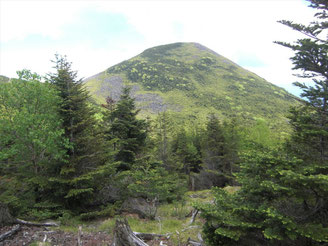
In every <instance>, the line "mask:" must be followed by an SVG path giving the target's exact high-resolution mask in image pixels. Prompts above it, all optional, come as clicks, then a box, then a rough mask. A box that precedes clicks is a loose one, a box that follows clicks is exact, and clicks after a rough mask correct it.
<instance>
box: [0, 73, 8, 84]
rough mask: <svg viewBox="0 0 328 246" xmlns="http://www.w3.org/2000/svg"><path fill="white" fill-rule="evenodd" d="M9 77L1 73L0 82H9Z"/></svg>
mask: <svg viewBox="0 0 328 246" xmlns="http://www.w3.org/2000/svg"><path fill="white" fill-rule="evenodd" d="M9 80H10V79H9V78H8V77H6V76H3V75H0V84H3V83H7V82H9Z"/></svg>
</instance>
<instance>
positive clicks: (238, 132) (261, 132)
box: [0, 0, 328, 245]
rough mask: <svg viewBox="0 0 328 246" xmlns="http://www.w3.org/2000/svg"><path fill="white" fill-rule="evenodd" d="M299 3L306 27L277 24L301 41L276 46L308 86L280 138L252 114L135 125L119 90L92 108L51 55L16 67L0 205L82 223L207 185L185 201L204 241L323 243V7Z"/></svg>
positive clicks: (6, 105)
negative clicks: (204, 200) (41, 68)
mask: <svg viewBox="0 0 328 246" xmlns="http://www.w3.org/2000/svg"><path fill="white" fill-rule="evenodd" d="M310 2H311V7H313V8H315V9H317V11H318V12H317V14H316V18H317V19H316V21H315V22H313V23H311V24H309V25H308V26H305V25H300V24H295V23H293V22H290V21H282V24H284V25H287V26H289V27H291V28H292V29H294V30H297V31H299V32H301V33H303V34H305V35H306V36H307V38H305V39H299V40H298V41H297V42H296V43H295V44H289V43H283V42H278V43H279V44H280V45H283V46H285V47H287V48H290V49H292V50H293V51H294V52H295V55H294V56H293V57H292V58H291V59H292V61H293V64H294V69H298V70H301V71H302V74H301V75H300V76H302V77H304V78H309V79H311V80H312V82H313V83H312V84H313V85H312V86H311V85H306V84H301V83H296V85H297V86H299V87H300V88H301V89H302V90H303V93H302V97H304V98H305V99H306V100H305V101H303V104H302V105H300V106H297V107H294V108H292V109H291V110H290V114H289V116H288V118H289V124H290V127H291V128H292V130H293V131H292V133H291V134H290V136H288V137H286V138H283V139H282V138H281V137H280V135H279V134H276V133H275V132H274V131H272V130H271V129H270V128H269V127H268V124H267V123H266V121H265V120H262V119H257V120H256V121H255V122H254V124H253V125H252V126H250V125H245V124H244V122H243V121H242V119H240V118H238V117H235V118H230V119H224V120H223V119H220V118H219V117H218V116H217V115H216V114H209V115H208V117H207V121H206V122H201V121H198V120H197V119H192V118H191V119H189V121H186V122H184V123H183V124H181V122H180V121H177V120H176V118H175V116H176V113H172V112H171V111H165V112H162V113H159V114H158V115H157V116H156V117H154V118H146V119H142V118H141V117H140V116H139V115H138V113H139V110H138V109H137V108H136V105H135V100H134V99H133V98H132V96H131V95H130V88H129V87H128V86H127V87H124V88H123V89H122V92H121V96H120V98H119V100H117V101H115V100H114V99H113V98H111V97H109V96H108V97H107V99H106V103H104V104H102V105H100V106H99V105H96V104H94V103H93V101H92V100H91V98H90V96H89V94H88V92H87V91H86V89H85V88H84V86H83V83H82V81H81V80H79V79H78V75H77V72H75V71H73V70H72V68H71V63H70V62H68V61H67V59H66V57H62V56H59V55H56V56H55V60H54V65H55V66H54V69H55V70H54V72H52V73H49V74H48V75H46V76H45V77H41V76H39V75H38V74H35V73H32V72H31V71H28V70H23V71H20V72H18V78H17V79H11V80H10V81H9V82H6V83H0V136H1V138H0V184H1V185H0V204H4V205H5V206H6V207H8V208H9V210H10V212H11V214H12V215H13V216H15V217H17V216H19V217H23V218H26V219H35V220H42V219H46V218H57V219H59V220H61V219H62V220H63V219H66V220H67V219H69V218H71V217H73V216H79V217H80V219H82V220H89V219H93V218H96V217H101V216H114V215H115V214H118V213H120V211H121V207H124V206H122V205H123V204H126V202H127V201H129V199H130V200H131V199H134V198H135V199H143V200H144V201H147V202H148V203H149V204H152V205H154V206H156V204H158V203H172V202H174V201H177V200H179V199H182V198H183V195H184V193H185V192H186V191H187V190H200V189H209V188H212V187H213V188H212V191H213V194H214V196H215V200H214V202H213V203H208V204H195V207H196V208H197V209H199V210H200V211H201V215H202V216H203V218H204V219H205V224H204V228H203V234H204V238H205V240H206V243H207V244H208V245H325V244H327V243H328V160H327V158H328V146H327V144H328V143H327V138H328V122H327V121H328V108H327V107H328V106H327V103H328V86H327V85H328V73H327V71H328V57H327V51H328V42H327V40H326V38H325V37H324V31H327V28H328V25H327V21H326V20H327V11H328V3H327V2H326V1H324V0H311V1H310ZM277 136H279V137H277ZM226 186H235V187H236V188H237V189H236V191H235V192H230V193H228V192H227V191H226V190H225V189H222V188H223V187H226ZM1 206H2V205H1ZM155 213H156V211H155ZM149 218H150V219H153V218H154V214H153V213H152V214H150V215H149Z"/></svg>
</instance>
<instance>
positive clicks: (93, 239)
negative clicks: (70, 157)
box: [0, 190, 213, 246]
mask: <svg viewBox="0 0 328 246" xmlns="http://www.w3.org/2000/svg"><path fill="white" fill-rule="evenodd" d="M212 201H213V195H212V194H211V192H210V191H209V190H204V191H196V192H187V193H186V196H185V199H184V200H183V201H179V202H176V203H172V204H163V205H160V206H159V208H158V211H157V219H156V220H147V219H140V218H139V217H138V216H137V215H136V214H123V215H120V216H124V217H126V219H127V221H128V223H129V225H130V227H131V229H132V230H133V231H137V232H142V233H156V234H162V235H165V237H162V238H157V239H154V240H152V241H147V242H146V243H147V244H148V245H150V246H155V245H160V244H162V245H167V246H174V245H181V246H184V245H188V244H187V241H188V238H191V239H193V240H196V241H199V236H200V233H201V230H202V225H203V223H204V220H203V219H202V218H201V217H200V216H199V215H197V216H196V219H195V221H194V222H193V223H190V220H191V212H192V210H193V204H194V203H197V202H202V203H203V202H205V203H209V202H212ZM115 219H116V218H115V217H114V218H101V219H98V220H96V221H91V222H87V223H86V222H80V221H78V220H74V219H72V221H71V222H68V223H66V224H65V225H61V226H59V227H57V228H56V227H35V226H22V227H21V230H20V231H18V232H17V233H16V234H14V235H13V236H11V237H10V238H8V239H7V240H5V241H3V242H0V246H21V245H32V246H52V245H58V246H59V245H60V246H62V245H63V246H66V245H67V246H71V245H74V246H75V245H78V244H77V242H78V234H79V227H80V228H81V230H80V234H81V236H80V239H81V242H82V245H83V246H104V245H111V243H112V240H113V229H114V226H115ZM10 229H11V227H3V228H0V235H1V234H2V233H4V232H6V231H9V230H10Z"/></svg>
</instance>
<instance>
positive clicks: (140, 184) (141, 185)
mask: <svg viewBox="0 0 328 246" xmlns="http://www.w3.org/2000/svg"><path fill="white" fill-rule="evenodd" d="M122 176H123V177H124V178H123V179H129V182H128V186H127V191H128V196H132V197H144V198H147V199H150V200H154V199H157V201H161V202H162V201H174V200H179V199H181V197H182V196H183V194H184V192H185V191H186V183H185V181H184V179H182V178H180V177H179V176H178V174H177V173H169V172H168V171H166V170H165V169H164V168H163V167H161V166H160V165H159V164H158V163H154V164H152V165H149V164H146V165H145V164H144V165H143V166H142V165H139V166H138V167H136V168H135V169H132V170H130V171H126V172H124V173H122Z"/></svg>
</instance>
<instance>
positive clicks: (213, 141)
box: [203, 114, 231, 176]
mask: <svg viewBox="0 0 328 246" xmlns="http://www.w3.org/2000/svg"><path fill="white" fill-rule="evenodd" d="M203 152H204V163H205V164H206V166H207V168H208V169H210V170H212V171H216V172H217V174H218V175H221V176H225V175H228V176H230V175H231V167H230V163H228V162H227V161H226V159H227V153H228V150H227V148H226V140H225V136H224V132H223V127H222V125H221V123H220V122H219V119H218V118H217V117H216V116H215V115H214V114H211V115H209V119H208V122H207V126H206V133H205V139H204V144H203Z"/></svg>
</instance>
